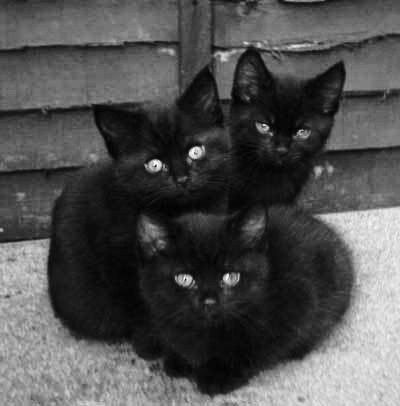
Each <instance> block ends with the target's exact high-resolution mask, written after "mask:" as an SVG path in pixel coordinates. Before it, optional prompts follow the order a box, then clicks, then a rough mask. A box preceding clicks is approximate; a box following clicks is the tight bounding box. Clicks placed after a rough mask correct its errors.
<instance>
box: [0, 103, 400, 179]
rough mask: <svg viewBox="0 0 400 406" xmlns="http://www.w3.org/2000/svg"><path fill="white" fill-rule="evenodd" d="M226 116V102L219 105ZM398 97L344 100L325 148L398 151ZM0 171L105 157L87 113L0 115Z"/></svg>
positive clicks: (81, 162)
mask: <svg viewBox="0 0 400 406" xmlns="http://www.w3.org/2000/svg"><path fill="white" fill-rule="evenodd" d="M224 111H225V114H226V116H227V117H228V115H229V102H226V103H224ZM399 111H400V95H392V96H388V97H387V98H382V97H381V96H375V97H349V98H346V99H344V101H343V103H342V108H341V110H340V112H339V113H338V116H337V118H336V123H335V127H334V130H333V132H332V135H331V139H330V142H329V144H328V146H327V149H329V150H357V149H368V148H385V147H394V146H400V114H399ZM0 145H1V154H0V172H1V171H3V172H8V171H17V170H34V169H35V170H38V169H55V168H62V167H76V166H82V165H87V164H90V163H93V162H97V161H98V160H99V159H102V158H104V157H106V156H107V154H106V150H105V147H104V143H103V139H102V137H101V136H100V134H99V133H98V131H97V128H96V127H95V124H94V120H93V114H92V111H91V109H79V110H60V111H53V112H51V111H50V112H48V113H47V114H43V113H41V112H32V113H22V114H5V115H0Z"/></svg>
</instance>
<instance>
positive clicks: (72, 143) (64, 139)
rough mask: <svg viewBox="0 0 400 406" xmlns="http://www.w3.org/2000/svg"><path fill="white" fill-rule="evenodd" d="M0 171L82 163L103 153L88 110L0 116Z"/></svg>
mask: <svg viewBox="0 0 400 406" xmlns="http://www.w3.org/2000/svg"><path fill="white" fill-rule="evenodd" d="M0 145H1V154H0V171H16V170H33V169H51V168H62V167H69V166H82V165H86V164H88V163H93V162H96V161H98V160H99V159H101V158H103V157H105V156H106V152H105V147H104V143H103V139H102V137H101V135H100V133H99V132H98V131H97V129H96V127H95V124H94V119H93V114H92V111H91V109H84V110H64V111H54V112H49V113H48V114H43V113H41V112H34V113H25V114H11V115H4V116H0Z"/></svg>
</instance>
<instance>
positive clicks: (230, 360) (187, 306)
mask: <svg viewBox="0 0 400 406" xmlns="http://www.w3.org/2000/svg"><path fill="white" fill-rule="evenodd" d="M139 241H140V243H141V246H142V249H143V253H144V261H143V267H142V268H141V269H140V271H139V275H140V295H142V298H143V302H144V303H145V304H146V306H147V307H148V309H149V314H148V320H149V325H148V326H147V328H146V330H147V331H151V334H152V335H151V337H152V341H151V342H152V343H154V341H155V342H158V345H157V348H162V352H163V354H164V365H165V369H166V371H167V373H169V374H170V375H173V376H179V375H184V376H189V377H192V378H193V379H194V380H195V381H196V382H197V384H198V386H199V388H200V390H201V391H203V392H206V393H208V394H215V393H224V392H228V391H230V390H232V389H235V388H237V387H239V386H241V385H243V384H244V383H246V382H247V381H248V379H249V378H250V377H252V376H253V375H254V374H256V373H257V372H258V371H260V370H262V369H264V368H268V367H272V366H273V365H275V364H276V363H277V362H280V361H283V360H287V359H298V358H302V357H303V356H304V355H306V354H307V353H308V352H309V351H311V350H312V349H313V348H314V347H315V346H316V345H317V344H318V343H319V342H320V340H321V339H323V338H324V337H325V336H326V335H327V334H328V333H329V332H330V331H331V329H332V327H333V326H334V325H335V324H336V323H337V322H338V321H339V320H340V318H341V317H342V316H343V314H344V312H345V310H346V309H347V307H348V304H349V300H350V295H351V287H352V283H353V273H352V263H351V258H350V255H349V253H348V251H347V248H346V246H345V245H344V243H343V242H342V241H341V239H340V238H339V237H338V236H337V235H336V233H335V232H334V231H333V230H331V229H330V228H329V227H328V226H326V225H325V224H324V223H323V222H321V221H319V220H316V219H314V218H312V217H311V216H308V215H306V214H304V213H303V212H301V211H299V210H295V209H291V208H285V207H278V206H277V207H271V208H270V209H269V215H268V217H267V214H266V212H265V210H264V209H263V208H261V207H255V208H252V209H250V210H248V211H246V212H243V213H241V214H239V215H233V216H230V217H224V216H215V215H204V214H198V213H197V214H186V215H184V216H182V217H181V218H179V219H177V220H175V221H162V220H161V221H160V220H157V219H156V218H151V217H150V218H149V217H146V216H144V217H142V218H141V219H140V222H139ZM229 272H237V273H240V280H239V283H238V284H237V285H236V286H234V287H226V286H224V285H221V281H222V276H223V275H224V274H226V273H229ZM177 274H189V275H191V276H192V277H193V278H194V280H195V281H196V285H195V286H193V287H191V288H184V287H181V286H179V285H178V284H177V283H176V281H175V280H174V278H175V276H176V275H177ZM207 302H208V303H207ZM210 302H211V304H210Z"/></svg>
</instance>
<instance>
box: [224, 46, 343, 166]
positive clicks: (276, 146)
mask: <svg viewBox="0 0 400 406" xmlns="http://www.w3.org/2000/svg"><path fill="white" fill-rule="evenodd" d="M344 79H345V72H344V67H343V64H342V63H339V64H337V65H334V66H333V67H332V68H330V69H329V70H328V71H326V72H325V73H323V74H321V75H319V76H317V77H316V78H313V79H310V80H300V79H295V78H277V77H275V76H273V75H272V74H271V73H270V72H269V71H268V70H267V68H266V67H265V65H264V62H263V60H262V59H261V56H260V55H259V53H258V52H257V51H255V50H254V49H250V50H248V51H246V52H245V53H244V54H243V55H242V56H241V58H240V60H239V62H238V65H237V67H236V72H235V79H234V84H233V89H232V109H231V128H232V130H231V134H232V139H233V143H234V146H235V150H236V152H237V154H238V155H239V156H241V157H243V158H244V159H245V160H246V161H247V162H248V161H251V162H252V164H253V165H255V166H257V165H260V166H264V165H265V166H268V167H271V166H272V167H277V168H284V167H291V166H295V165H296V164H297V163H299V162H302V161H303V160H305V159H308V158H310V157H312V156H314V155H315V154H316V153H317V152H318V151H320V150H321V149H322V147H323V146H324V144H325V143H326V141H327V139H328V137H329V134H330V132H331V129H332V125H333V121H334V115H335V113H336V112H337V109H338V106H339V99H340V96H341V93H342V89H343V84H344Z"/></svg>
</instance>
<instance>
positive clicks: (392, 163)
mask: <svg viewBox="0 0 400 406" xmlns="http://www.w3.org/2000/svg"><path fill="white" fill-rule="evenodd" d="M399 162H400V149H398V148H396V149H386V150H369V151H354V152H331V153H327V154H326V155H325V156H322V157H321V158H320V159H319V161H318V162H317V164H316V166H315V167H314V176H313V178H312V179H311V181H310V182H309V184H308V187H307V188H306V190H305V191H304V193H303V196H302V198H301V199H300V203H301V204H302V205H303V206H305V207H306V208H308V209H311V210H312V211H313V212H314V213H322V212H327V211H348V210H364V209H372V208H377V207H390V206H398V205H400V177H399Z"/></svg>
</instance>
